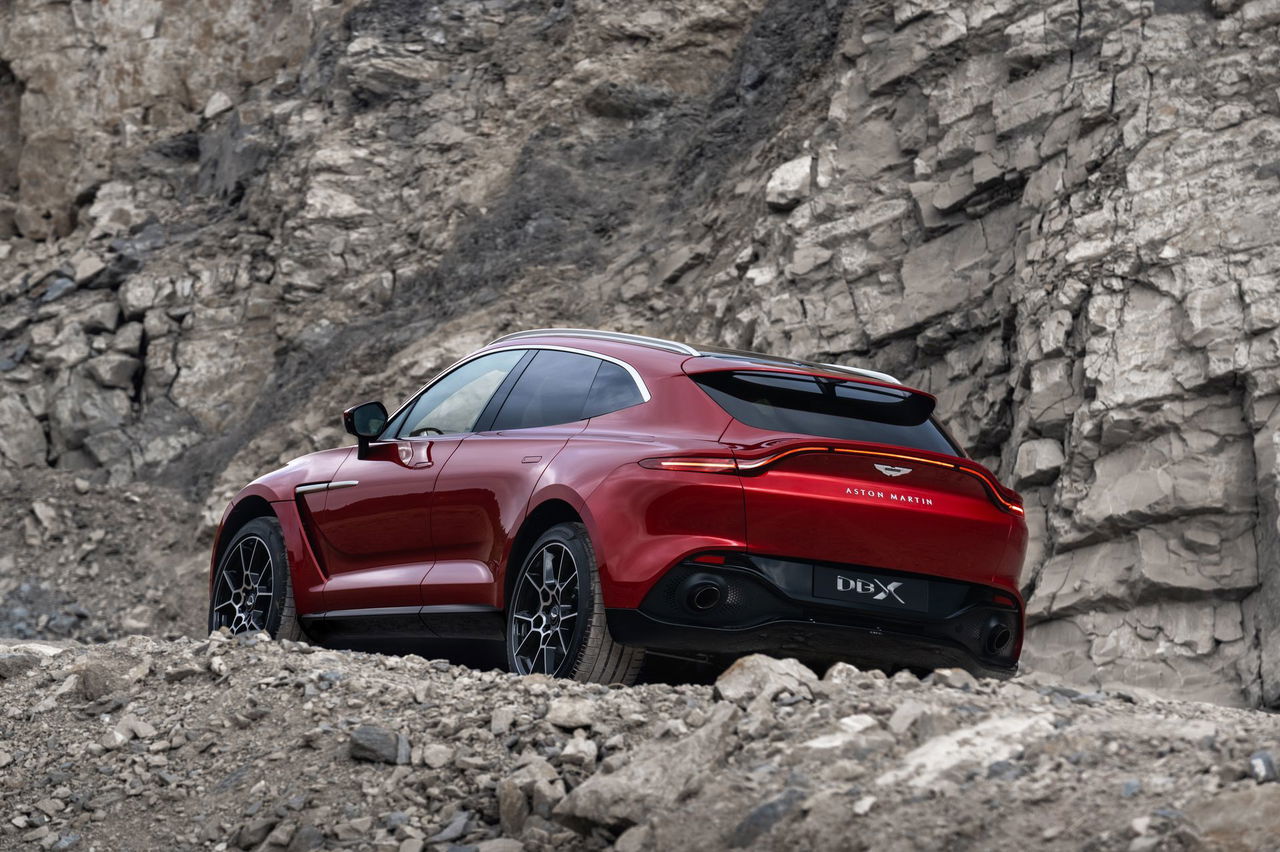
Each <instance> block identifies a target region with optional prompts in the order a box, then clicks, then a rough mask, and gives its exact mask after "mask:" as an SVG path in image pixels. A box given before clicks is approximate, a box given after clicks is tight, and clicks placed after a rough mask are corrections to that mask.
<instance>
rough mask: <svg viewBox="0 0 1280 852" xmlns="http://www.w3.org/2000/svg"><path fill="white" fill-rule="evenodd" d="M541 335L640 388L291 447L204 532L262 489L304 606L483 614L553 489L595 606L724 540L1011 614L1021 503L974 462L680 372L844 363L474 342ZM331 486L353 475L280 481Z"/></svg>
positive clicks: (578, 340) (714, 551) (594, 344)
mask: <svg viewBox="0 0 1280 852" xmlns="http://www.w3.org/2000/svg"><path fill="white" fill-rule="evenodd" d="M540 347H543V348H565V349H571V350H574V351H577V352H579V353H585V354H595V355H598V356H602V357H604V358H606V359H608V358H612V359H617V360H619V361H622V362H625V364H626V365H628V366H629V367H630V368H632V369H633V370H634V371H635V373H636V374H637V375H638V376H639V377H640V378H641V379H642V381H643V385H644V390H645V391H646V392H647V393H648V395H649V396H650V399H648V400H647V401H644V402H641V403H640V404H634V405H630V406H629V407H625V408H621V409H619V410H615V411H612V412H610V413H607V414H603V415H600V416H597V417H594V418H591V419H586V420H578V421H576V422H572V423H562V424H555V425H549V426H541V427H538V428H529V429H517V430H510V431H504V432H492V431H489V432H486V431H479V432H472V433H465V434H457V435H443V436H440V435H430V436H425V437H419V438H412V439H407V440H393V439H388V440H385V441H382V442H374V443H373V444H372V445H371V446H370V448H369V450H368V452H367V453H366V454H365V457H364V458H358V457H357V453H356V452H355V451H354V450H353V449H352V448H345V449H342V450H335V451H329V452H325V453H316V454H312V455H310V456H305V457H303V458H302V459H299V460H297V461H296V462H294V463H292V464H291V465H289V466H288V467H286V468H283V469H282V470H279V471H276V472H274V473H270V474H267V475H266V476H263V477H262V478H260V479H258V480H256V481H255V482H254V483H252V484H251V485H249V486H248V487H247V488H246V489H245V490H244V491H242V492H241V493H240V494H239V495H237V497H236V500H235V502H233V504H232V506H231V507H228V512H227V515H225V516H224V527H226V528H224V529H223V530H221V532H220V535H219V541H220V542H223V541H225V540H226V539H227V538H228V537H229V536H230V535H233V534H234V529H232V528H230V527H229V526H227V525H228V519H230V518H238V517H240V516H241V515H242V514H243V513H239V514H233V512H232V509H233V508H234V507H235V506H237V505H240V504H242V503H244V501H246V500H248V499H250V498H262V499H264V500H266V501H268V503H269V504H270V505H271V506H272V508H273V510H274V511H275V512H276V514H277V516H278V517H279V518H280V521H281V525H282V527H283V530H284V536H285V540H286V542H287V547H288V553H289V560H290V564H291V566H292V569H293V572H294V583H295V594H296V598H297V604H298V609H299V611H300V612H301V613H303V614H310V613H318V612H322V611H326V610H346V609H363V608H377V607H398V606H406V605H429V606H449V605H462V604H467V605H475V604H482V605H487V606H494V607H499V608H500V607H502V606H503V605H504V604H505V600H504V598H505V592H504V588H505V586H504V583H505V581H506V578H507V575H508V573H509V572H510V571H511V570H512V568H513V565H514V562H515V560H516V559H517V558H518V555H517V554H516V553H515V552H514V547H515V543H516V541H517V539H518V536H519V535H520V533H521V530H522V526H523V525H524V524H525V523H526V520H527V519H528V518H529V517H530V516H531V514H533V513H534V512H535V511H536V510H538V509H539V507H544V508H546V507H547V506H550V505H553V503H554V505H555V506H558V507H560V508H559V509H557V511H558V512H560V513H562V514H563V512H565V511H568V512H571V513H572V514H574V515H576V516H577V517H578V518H580V519H581V520H582V522H583V523H584V524H585V525H586V527H587V530H588V532H589V534H590V537H591V542H592V545H593V547H594V549H595V553H596V556H597V561H598V562H599V570H600V581H601V591H602V594H603V597H604V603H605V605H606V606H607V607H609V608H621V609H632V608H637V607H640V606H641V604H642V602H643V601H644V600H645V596H646V595H647V594H648V593H649V591H650V590H651V589H652V588H653V587H654V585H655V583H658V582H659V581H660V580H661V579H662V578H663V577H664V576H666V575H667V573H668V572H669V571H671V570H672V568H673V567H674V566H676V565H677V564H678V563H680V562H682V561H685V560H690V559H696V560H698V561H699V562H700V563H701V564H702V565H705V566H712V567H713V566H717V565H724V564H725V560H726V554H728V555H733V554H740V555H744V556H747V557H750V556H752V555H759V556H769V557H777V558H778V559H786V560H792V561H796V560H799V561H801V562H803V561H804V560H812V561H822V562H833V563H842V564H848V565H861V566H868V567H871V568H879V569H884V570H888V571H902V572H911V573H916V574H925V575H933V576H936V577H939V578H949V579H955V580H962V581H966V582H968V583H972V584H980V585H981V586H984V587H994V588H996V589H999V590H1001V593H1003V594H1005V595H1007V600H1011V601H1013V602H1015V603H1016V605H1017V607H1018V609H1019V610H1021V608H1022V599H1021V596H1020V594H1019V591H1018V574H1019V571H1020V570H1021V566H1022V560H1023V556H1024V553H1025V550H1026V545H1027V531H1026V525H1025V522H1024V520H1023V517H1022V510H1021V500H1020V498H1018V496H1017V495H1016V494H1015V493H1013V492H1012V491H1010V490H1008V489H1006V488H1004V487H1003V486H1002V485H1000V484H999V483H998V482H997V481H996V478H995V477H994V475H992V474H991V473H990V471H987V470H986V469H985V468H983V467H981V466H980V465H978V464H976V463H975V462H973V461H972V460H969V459H967V458H965V457H964V456H963V455H944V454H939V453H930V452H926V451H922V450H915V449H911V448H904V447H895V446H885V445H878V444H866V443H858V442H852V441H840V440H832V439H825V438H817V437H814V436H807V435H798V434H785V433H784V434H779V433H774V432H769V431H765V430H761V429H757V428H755V427H752V426H748V425H745V424H743V423H741V422H738V421H737V420H734V419H733V418H732V417H730V416H729V414H728V413H727V412H726V411H725V410H724V409H722V408H721V407H720V406H719V405H717V404H716V402H715V401H714V400H713V399H712V398H711V397H710V396H709V395H708V393H707V392H705V391H704V390H703V389H702V388H700V387H699V386H698V385H697V384H695V382H694V381H693V380H692V379H691V378H690V374H694V373H701V372H706V371H708V370H745V369H753V370H754V369H768V370H774V371H780V372H799V373H807V374H822V375H831V376H835V377H838V378H843V379H845V380H848V379H849V378H850V377H849V376H848V375H847V374H840V373H838V372H834V371H827V370H825V369H823V368H818V367H814V368H805V367H803V366H799V367H792V366H775V365H764V366H761V365H760V364H754V363H750V362H743V361H741V360H737V359H734V358H732V357H724V356H699V357H692V358H691V357H690V356H687V355H682V354H678V353H675V352H671V351H666V350H663V349H659V348H653V347H648V346H643V345H639V344H636V343H630V342H620V341H605V340H596V339H590V338H583V337H577V336H571V335H562V336H556V335H553V334H547V335H543V336H539V337H530V338H525V339H521V340H518V341H508V342H507V343H505V344H502V343H500V344H496V345H495V346H493V347H489V348H487V349H485V350H481V351H482V352H484V351H496V350H499V349H521V350H527V349H538V348H540ZM518 375H519V371H518V370H517V371H515V372H513V373H512V377H511V382H515V381H518ZM868 383H869V384H876V383H874V382H868ZM509 386H510V382H508V383H507V384H504V386H503V387H502V388H500V389H499V391H498V392H497V394H498V395H502V394H505V393H506V392H508V391H509ZM500 402H501V400H499V399H495V400H494V402H492V403H491V404H490V406H489V408H487V409H486V412H488V411H490V410H493V405H496V404H499V403H500ZM485 416H486V415H481V416H480V417H479V419H478V420H477V425H479V426H481V427H483V425H484V423H485V422H486V421H485ZM395 424H396V420H395V417H394V415H393V419H392V430H394V428H395ZM389 434H390V433H389ZM384 437H389V435H388V436H384ZM673 459H674V460H677V461H676V463H668V461H669V460H673ZM680 459H684V460H685V461H686V462H689V461H692V462H693V463H692V464H684V465H682V464H680V463H679V460H680ZM699 460H701V462H700V461H699ZM707 460H711V461H712V462H715V463H714V464H712V463H702V462H706V461H707ZM642 462H643V463H644V464H641V463H642ZM877 465H882V466H886V467H889V468H896V469H903V468H905V469H907V472H905V473H901V474H899V475H896V476H895V475H889V474H886V473H885V472H883V471H882V470H879V469H878V468H877V467H876V466H877ZM342 482H357V483H358V484H357V485H352V486H349V487H336V488H331V489H329V490H319V491H314V492H311V493H307V494H304V495H297V494H296V493H295V489H296V488H297V487H298V486H300V485H307V484H312V483H342ZM244 505H249V504H244ZM257 505H260V504H257ZM708 554H711V555H710V556H708ZM735 558H736V557H735ZM215 567H216V566H215ZM1018 641H1019V642H1020V641H1021V639H1020V637H1019V639H1018ZM707 650H709V651H714V650H715V649H714V648H708V649H707Z"/></svg>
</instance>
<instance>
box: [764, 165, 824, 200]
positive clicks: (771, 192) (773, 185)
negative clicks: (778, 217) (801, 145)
mask: <svg viewBox="0 0 1280 852" xmlns="http://www.w3.org/2000/svg"><path fill="white" fill-rule="evenodd" d="M812 167H813V158H812V157H797V158H796V159H794V160H788V161H787V162H785V163H783V164H782V165H780V166H778V167H777V168H776V169H774V170H773V174H771V175H769V183H768V185H767V186H765V190H764V199H765V201H766V202H768V204H769V206H770V207H772V208H773V209H774V210H790V209H791V208H792V207H795V206H796V205H797V204H799V203H800V202H801V201H803V200H804V199H805V197H806V196H808V194H809V181H810V174H811V170H812Z"/></svg>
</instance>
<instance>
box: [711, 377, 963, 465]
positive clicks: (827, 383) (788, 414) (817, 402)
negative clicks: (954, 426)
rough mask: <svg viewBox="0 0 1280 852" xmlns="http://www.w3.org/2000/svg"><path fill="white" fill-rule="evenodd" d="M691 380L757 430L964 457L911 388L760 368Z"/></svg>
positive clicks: (928, 404) (926, 403)
mask: <svg viewBox="0 0 1280 852" xmlns="http://www.w3.org/2000/svg"><path fill="white" fill-rule="evenodd" d="M690 378H692V379H693V380H694V381H695V382H697V384H698V386H699V387H701V388H702V389H703V390H704V391H706V393H707V395H708V396H710V397H711V398H712V399H714V400H715V401H716V402H717V403H718V404H719V405H720V407H721V408H723V409H724V410H725V411H727V412H729V414H730V415H731V416H732V417H733V418H734V419H735V420H739V421H741V422H743V423H745V424H747V425H748V426H754V427H756V428H757V429H768V430H769V431H773V432H793V433H798V434H801V435H815V436H818V437H822V438H840V439H843V440H847V441H868V442H871V443H876V444H892V445H894V446H898V447H912V448H914V449H917V450H931V451H932V452H935V453H946V454H947V455H959V452H958V451H957V449H956V447H954V446H953V445H952V443H951V442H950V441H949V440H948V439H947V436H946V435H945V434H944V433H943V432H942V430H941V429H939V428H938V426H937V424H936V423H934V422H933V420H931V419H930V418H929V415H930V413H931V412H932V410H933V403H932V401H931V400H929V399H927V398H925V397H921V396H919V395H917V394H913V393H910V392H908V391H906V390H897V389H894V388H881V387H878V386H875V385H868V384H864V383H862V382H853V381H848V382H846V381H840V380H839V379H829V378H825V377H820V376H797V375H792V374H787V373H770V372H762V371H758V370H753V371H747V370H743V371H732V370H730V371H722V372H712V373H699V374H697V375H693V376H690Z"/></svg>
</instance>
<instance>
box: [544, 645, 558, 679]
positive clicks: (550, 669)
mask: <svg viewBox="0 0 1280 852" xmlns="http://www.w3.org/2000/svg"><path fill="white" fill-rule="evenodd" d="M542 672H543V674H549V675H552V674H555V673H556V656H555V651H554V650H553V649H552V647H551V646H550V645H544V646H543V647H542Z"/></svg>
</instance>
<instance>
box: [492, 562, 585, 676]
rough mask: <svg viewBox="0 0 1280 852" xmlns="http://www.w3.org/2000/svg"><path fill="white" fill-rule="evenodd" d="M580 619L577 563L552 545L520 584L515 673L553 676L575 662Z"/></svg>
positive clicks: (515, 603)
mask: <svg viewBox="0 0 1280 852" xmlns="http://www.w3.org/2000/svg"><path fill="white" fill-rule="evenodd" d="M578 616H579V613H578V563H577V561H576V560H575V559H574V558H573V554H572V553H571V552H570V551H569V548H567V547H565V546H564V545H563V544H561V543H560V542H558V541H551V542H548V543H547V544H545V545H543V547H542V548H541V549H540V550H538V551H537V553H535V554H534V555H533V556H532V557H531V558H530V559H529V560H528V561H527V562H525V567H524V571H523V572H522V573H521V574H520V578H519V580H517V581H516V589H515V595H514V596H513V599H512V619H511V631H510V633H509V635H508V636H507V641H508V642H510V643H511V648H512V657H513V658H514V660H515V666H516V670H517V671H518V672H519V673H520V674H533V673H535V672H536V673H539V674H545V675H555V674H556V673H557V672H558V671H559V670H560V669H561V668H562V667H563V666H564V665H565V661H566V659H568V658H569V657H570V656H571V654H570V647H571V645H572V640H573V636H574V628H575V627H576V626H577V620H578Z"/></svg>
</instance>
